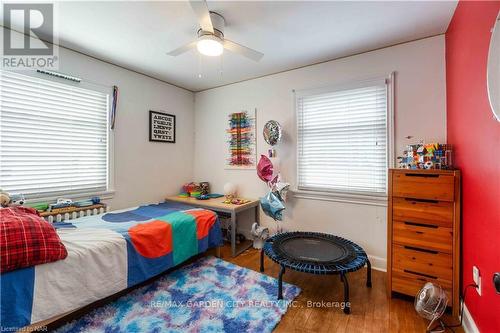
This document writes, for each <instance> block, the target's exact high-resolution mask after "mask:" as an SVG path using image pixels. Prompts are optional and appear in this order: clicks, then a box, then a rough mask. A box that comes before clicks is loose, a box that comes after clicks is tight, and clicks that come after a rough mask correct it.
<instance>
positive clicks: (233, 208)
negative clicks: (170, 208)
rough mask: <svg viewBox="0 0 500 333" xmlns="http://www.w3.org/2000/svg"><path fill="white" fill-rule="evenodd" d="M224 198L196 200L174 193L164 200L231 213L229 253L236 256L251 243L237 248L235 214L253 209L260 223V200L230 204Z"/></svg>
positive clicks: (256, 220) (250, 244)
mask: <svg viewBox="0 0 500 333" xmlns="http://www.w3.org/2000/svg"><path fill="white" fill-rule="evenodd" d="M224 200H225V198H223V197H222V198H214V199H208V200H198V199H196V198H191V197H189V198H181V197H178V196H176V195H174V196H169V197H166V198H165V201H170V202H179V203H183V204H186V205H191V206H194V207H199V208H205V209H209V210H212V211H214V212H216V213H217V212H222V213H227V214H230V215H231V253H232V255H233V257H236V256H237V255H238V254H240V253H241V252H243V251H245V250H246V249H248V248H249V247H250V246H252V243H251V242H249V243H248V244H245V245H243V246H240V247H239V248H238V249H237V248H236V226H237V214H238V213H240V212H243V211H246V210H249V209H254V211H255V222H257V223H258V224H260V219H259V212H260V209H259V207H260V201H259V200H251V201H250V202H248V203H246V204H243V205H232V204H226V203H223V201H224Z"/></svg>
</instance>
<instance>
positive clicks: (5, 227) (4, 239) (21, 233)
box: [0, 207, 68, 273]
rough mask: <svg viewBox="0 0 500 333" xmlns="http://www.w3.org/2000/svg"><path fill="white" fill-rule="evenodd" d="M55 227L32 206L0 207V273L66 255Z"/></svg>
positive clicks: (54, 259) (61, 257) (62, 257)
mask: <svg viewBox="0 0 500 333" xmlns="http://www.w3.org/2000/svg"><path fill="white" fill-rule="evenodd" d="M67 255H68V252H67V251H66V248H65V247H64V245H63V243H62V242H61V239H59V236H58V235H57V233H56V230H55V229H54V227H53V226H52V225H51V224H50V223H48V222H47V221H45V220H44V219H43V218H41V217H40V215H39V214H38V212H37V211H36V210H35V209H33V208H27V207H8V208H1V209H0V266H1V270H0V272H1V273H3V272H7V271H11V270H14V269H17V268H22V267H29V266H34V265H39V264H44V263H47V262H51V261H56V260H60V259H64V258H66V256H67Z"/></svg>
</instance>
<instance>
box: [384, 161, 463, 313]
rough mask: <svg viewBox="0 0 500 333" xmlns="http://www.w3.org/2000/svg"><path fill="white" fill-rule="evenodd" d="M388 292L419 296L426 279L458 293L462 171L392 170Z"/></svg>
mask: <svg viewBox="0 0 500 333" xmlns="http://www.w3.org/2000/svg"><path fill="white" fill-rule="evenodd" d="M388 199H389V203H388V214H387V219H388V220H387V282H388V289H387V290H388V292H389V293H391V295H392V292H398V293H401V294H405V295H409V296H413V297H414V296H415V295H416V294H417V292H418V291H419V290H420V288H422V286H423V285H424V284H425V282H427V281H429V282H434V283H437V284H439V285H441V287H443V288H444V289H445V291H446V294H447V295H448V297H449V302H448V305H449V306H451V307H452V313H453V317H455V318H458V314H459V294H460V289H459V288H460V275H459V273H460V171H457V170H406V169H390V170H389V198H388Z"/></svg>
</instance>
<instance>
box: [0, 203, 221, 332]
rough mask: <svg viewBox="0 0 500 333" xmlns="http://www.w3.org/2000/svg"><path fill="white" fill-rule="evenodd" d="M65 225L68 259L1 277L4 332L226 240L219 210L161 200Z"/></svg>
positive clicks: (113, 290) (111, 291) (62, 231)
mask: <svg viewBox="0 0 500 333" xmlns="http://www.w3.org/2000/svg"><path fill="white" fill-rule="evenodd" d="M70 222H71V223H63V224H62V225H61V226H60V228H59V229H58V230H57V232H58V234H59V237H60V238H61V240H62V242H63V243H64V245H65V246H66V249H67V251H68V256H67V257H66V258H65V259H64V260H60V261H56V262H52V263H47V264H43V265H37V266H34V267H28V268H23V269H18V270H14V271H11V272H7V273H4V274H2V275H0V285H1V290H0V291H1V294H0V304H1V309H0V310H1V311H0V312H1V319H0V320H1V323H0V328H1V330H2V331H5V330H9V331H14V330H15V329H17V328H20V327H23V326H26V325H29V324H31V323H36V322H39V321H42V320H46V319H48V318H51V317H54V316H57V315H60V314H63V313H67V312H70V311H72V310H75V309H78V308H80V307H82V306H85V305H87V304H90V303H92V302H94V301H96V300H99V299H102V298H105V297H107V296H110V295H112V294H115V293H117V292H119V291H121V290H123V289H126V288H128V287H132V286H134V285H136V284H138V283H140V282H143V281H145V280H147V279H149V278H151V277H153V276H155V275H158V274H160V273H162V272H163V271H165V270H167V269H169V268H172V267H174V266H176V265H179V264H181V263H182V262H184V261H185V260H187V259H188V258H190V257H192V256H194V255H197V254H199V253H201V252H204V251H205V250H207V249H208V248H210V247H216V246H220V245H222V234H221V229H220V223H219V220H218V218H217V215H216V214H215V213H214V212H212V211H208V210H202V209H192V207H191V206H186V205H182V204H176V203H160V204H156V205H148V206H141V207H137V208H133V209H128V210H122V211H115V212H111V213H106V214H102V215H94V216H88V217H83V218H79V219H76V220H71V221H70Z"/></svg>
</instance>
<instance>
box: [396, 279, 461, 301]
mask: <svg viewBox="0 0 500 333" xmlns="http://www.w3.org/2000/svg"><path fill="white" fill-rule="evenodd" d="M427 282H432V283H434V284H438V285H440V286H441V287H442V288H443V289H444V291H445V292H446V296H448V299H449V300H448V305H451V304H453V293H452V292H451V291H452V284H451V282H450V281H446V280H440V279H433V278H428V277H425V276H420V275H415V274H412V273H406V272H399V271H393V272H392V291H396V292H398V293H401V294H405V295H409V296H413V297H415V296H416V295H417V293H418V292H419V291H420V289H422V287H423V286H424V284H425V283H427Z"/></svg>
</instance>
